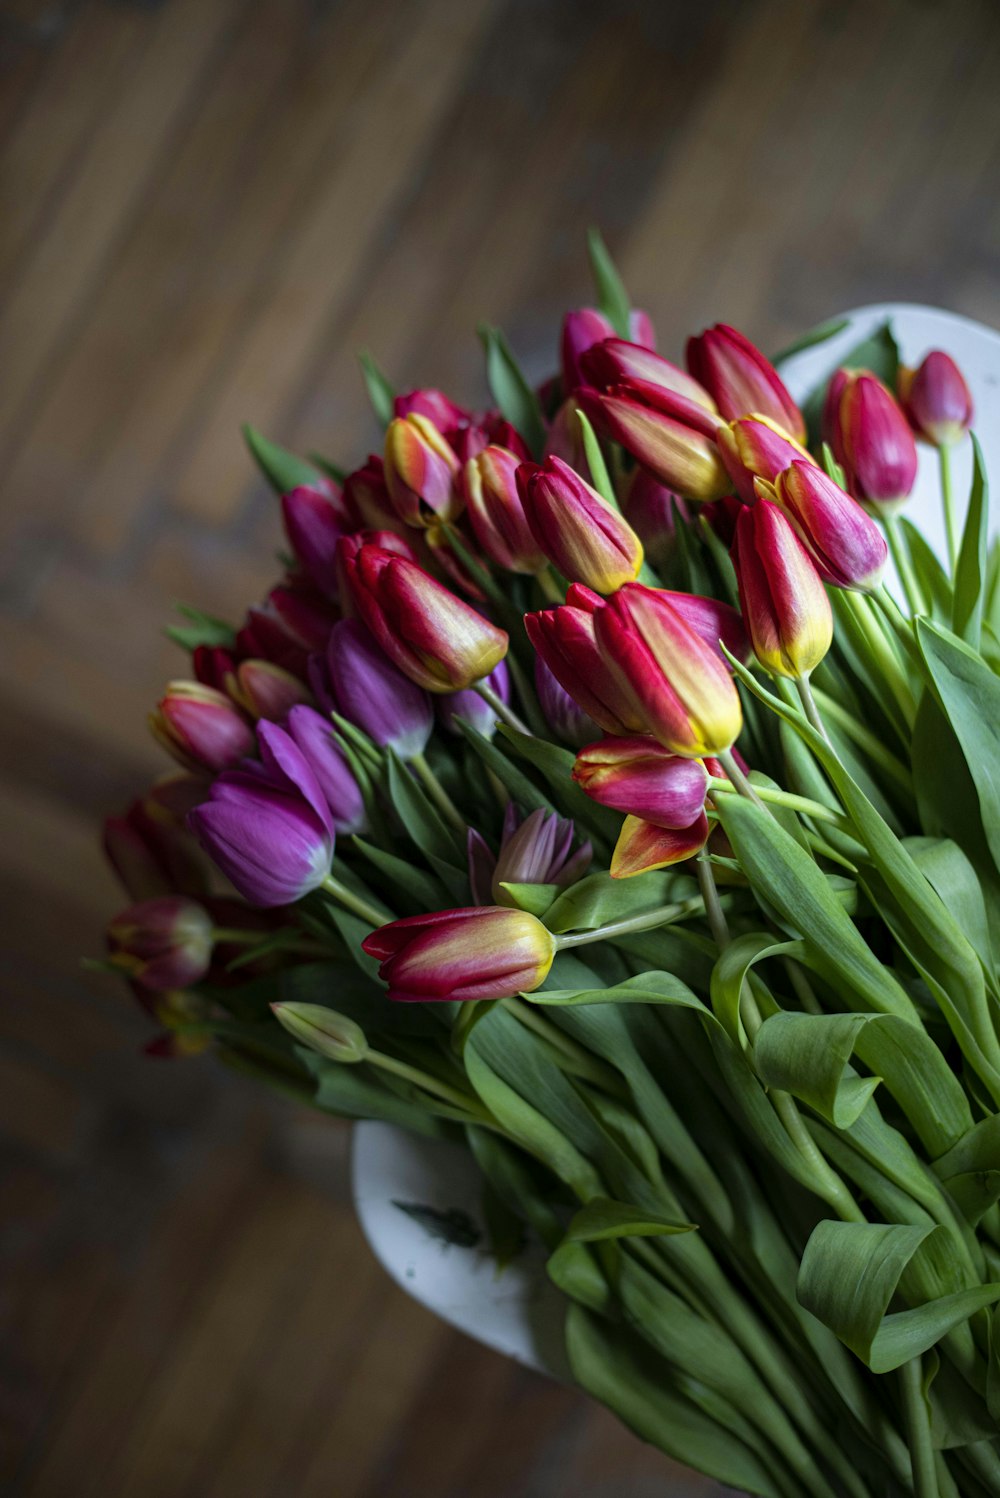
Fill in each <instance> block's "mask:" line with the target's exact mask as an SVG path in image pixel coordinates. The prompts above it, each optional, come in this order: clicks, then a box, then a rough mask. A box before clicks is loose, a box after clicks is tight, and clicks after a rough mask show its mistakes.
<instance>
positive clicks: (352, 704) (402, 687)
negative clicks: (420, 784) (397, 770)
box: [326, 619, 434, 759]
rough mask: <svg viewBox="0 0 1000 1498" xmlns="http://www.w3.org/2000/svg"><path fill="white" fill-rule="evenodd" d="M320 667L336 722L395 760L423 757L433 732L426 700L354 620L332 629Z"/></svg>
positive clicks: (423, 694) (431, 719)
mask: <svg viewBox="0 0 1000 1498" xmlns="http://www.w3.org/2000/svg"><path fill="white" fill-rule="evenodd" d="M326 665H327V671H328V673H329V678H330V688H331V691H332V694H333V700H334V703H335V704H336V709H337V712H338V713H340V715H341V717H344V718H349V719H350V721H351V722H352V723H356V724H357V726H358V727H359V728H362V729H364V731H365V733H366V734H367V735H368V737H369V738H370V739H372V740H373V741H374V742H375V743H376V744H380V745H382V747H383V748H385V747H391V748H393V749H395V751H396V753H397V754H398V755H399V756H400V758H401V759H413V758H414V756H415V755H417V754H422V753H423V751H424V749H425V748H426V746H427V740H428V739H429V738H430V736H431V730H432V729H433V727H434V709H433V708H432V707H431V699H430V697H429V696H428V694H427V693H426V692H425V691H424V689H423V687H418V686H417V685H416V684H415V683H414V682H412V681H410V679H409V677H407V676H404V675H403V673H402V671H400V670H398V669H397V667H396V666H394V665H393V663H392V661H390V660H389V658H388V656H386V654H385V652H384V651H383V650H382V649H381V648H380V647H379V645H378V643H377V642H376V640H375V639H374V637H373V636H372V635H371V633H370V632H369V631H368V629H367V628H366V626H365V625H364V624H362V623H361V621H360V619H342V620H341V621H340V623H339V624H335V625H334V627H333V631H332V633H331V635H330V644H329V646H328V647H327V652H326Z"/></svg>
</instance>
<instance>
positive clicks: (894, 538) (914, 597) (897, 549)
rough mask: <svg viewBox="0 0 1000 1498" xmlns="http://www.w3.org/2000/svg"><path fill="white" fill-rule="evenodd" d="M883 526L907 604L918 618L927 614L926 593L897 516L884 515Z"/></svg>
mask: <svg viewBox="0 0 1000 1498" xmlns="http://www.w3.org/2000/svg"><path fill="white" fill-rule="evenodd" d="M882 524H883V526H884V527H885V537H886V540H887V541H888V543H889V550H890V551H891V552H892V560H893V561H894V562H895V564H896V571H897V572H898V573H899V580H900V582H901V583H902V585H903V592H904V593H905V594H906V602H907V604H908V605H909V609H910V613H911V614H912V615H913V616H914V617H916V615H917V614H926V612H927V605H926V604H925V603H924V593H923V589H922V588H921V586H920V583H919V580H918V578H917V574H916V573H915V572H914V570H913V564H912V563H911V561H910V553H909V551H908V549H907V546H906V542H905V540H904V539H903V534H902V531H901V530H900V528H899V519H898V517H897V516H895V515H883V516H882Z"/></svg>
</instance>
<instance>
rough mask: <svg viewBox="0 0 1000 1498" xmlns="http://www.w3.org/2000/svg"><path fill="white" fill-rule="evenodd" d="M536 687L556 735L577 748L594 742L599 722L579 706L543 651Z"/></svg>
mask: <svg viewBox="0 0 1000 1498" xmlns="http://www.w3.org/2000/svg"><path fill="white" fill-rule="evenodd" d="M535 691H536V692H537V693H538V703H539V706H540V707H541V709H542V715H543V716H544V718H545V721H546V723H547V724H548V725H549V727H550V728H551V730H552V732H553V733H554V734H555V736H556V738H558V739H561V740H562V742H563V743H564V744H569V745H570V747H571V748H573V749H578V748H579V747H580V746H581V745H582V744H589V743H590V742H591V740H592V739H593V738H594V735H595V734H596V733H597V732H598V728H597V724H596V723H595V722H594V720H593V718H589V717H588V716H587V714H586V713H585V712H584V711H583V708H582V707H577V705H576V703H575V702H574V701H573V699H572V697H571V696H570V695H569V693H568V692H567V690H566V688H565V687H564V686H563V685H562V684H561V682H559V681H557V680H556V678H555V677H554V676H553V674H552V672H551V671H550V670H549V668H548V666H547V665H546V664H545V662H544V661H543V660H542V657H541V656H540V655H536V656H535Z"/></svg>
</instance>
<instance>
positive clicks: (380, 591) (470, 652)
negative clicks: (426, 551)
mask: <svg viewBox="0 0 1000 1498" xmlns="http://www.w3.org/2000/svg"><path fill="white" fill-rule="evenodd" d="M346 571H347V575H348V579H349V583H350V588H351V593H352V595H353V598H354V601H355V603H356V605H357V608H358V612H359V613H360V615H361V617H362V619H363V620H364V622H365V624H367V626H368V628H369V629H370V630H371V632H372V634H373V635H374V636H375V639H376V640H377V641H378V643H379V645H381V647H382V649H383V650H384V651H385V653H386V655H387V656H388V657H389V659H390V660H391V661H393V662H394V663H395V664H396V665H397V666H398V667H399V669H400V670H401V671H402V672H403V673H404V674H405V675H406V676H408V677H409V678H410V680H411V681H414V682H416V683H417V685H418V686H422V687H424V688H425V689H426V690H427V691H429V692H460V691H462V690H463V689H464V688H465V687H471V686H473V685H474V684H475V683H476V682H477V681H482V679H483V677H485V676H489V674H490V672H491V671H492V670H493V669H494V668H495V667H496V666H497V665H498V663H499V662H500V661H502V660H503V658H504V656H505V655H506V654H507V646H508V638H507V634H506V631H504V630H502V629H498V628H497V627H496V625H495V624H491V623H490V621H489V620H488V619H484V618H483V616H482V615H481V614H479V613H477V612H476V610H475V609H474V608H472V607H471V605H470V604H467V603H463V601H462V600H461V599H460V598H457V597H456V596H455V594H454V593H452V592H450V591H449V590H448V589H447V588H445V587H443V586H442V585H441V583H439V582H436V581H435V579H434V578H432V577H431V576H430V575H429V574H428V573H426V572H424V571H423V569H422V568H420V567H418V566H416V565H415V564H414V563H413V562H408V561H406V560H405V559H404V558H403V557H396V556H392V555H391V554H390V553H389V552H387V551H383V550H381V549H380V548H379V547H377V546H362V548H361V550H360V551H359V552H358V553H357V555H356V556H355V557H352V558H349V559H348V561H347V563H346Z"/></svg>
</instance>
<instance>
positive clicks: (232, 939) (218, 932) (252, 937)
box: [212, 926, 270, 947]
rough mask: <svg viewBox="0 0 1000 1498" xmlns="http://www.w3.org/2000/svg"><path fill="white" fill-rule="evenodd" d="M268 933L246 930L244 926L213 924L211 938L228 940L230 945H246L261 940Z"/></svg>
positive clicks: (217, 940)
mask: <svg viewBox="0 0 1000 1498" xmlns="http://www.w3.org/2000/svg"><path fill="white" fill-rule="evenodd" d="M269 934H270V933H269V932H267V931H247V930H246V928H245V927H239V926H213V928H212V940H213V941H215V942H220V941H224V942H228V943H229V944H230V945H232V946H237V945H238V946H241V947H248V946H252V945H253V943H254V942H255V941H263V940H264V939H265V938H266V937H267V936H268V935H269Z"/></svg>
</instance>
